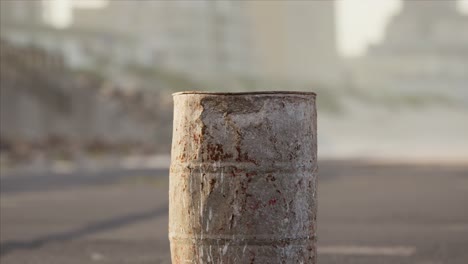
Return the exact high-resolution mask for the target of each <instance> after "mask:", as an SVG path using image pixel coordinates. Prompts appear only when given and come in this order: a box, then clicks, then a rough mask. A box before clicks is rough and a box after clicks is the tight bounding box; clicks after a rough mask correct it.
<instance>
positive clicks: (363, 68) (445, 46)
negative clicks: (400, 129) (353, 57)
mask: <svg viewBox="0 0 468 264" xmlns="http://www.w3.org/2000/svg"><path fill="white" fill-rule="evenodd" d="M467 28H468V17H467V16H466V15H463V14H462V13H461V12H460V11H458V10H457V5H456V2H455V1H424V3H419V2H418V1H404V2H403V8H402V10H401V12H400V13H399V14H397V15H396V16H394V17H393V18H392V19H391V20H390V23H389V24H388V25H387V27H386V29H385V39H384V41H383V42H382V43H379V44H376V45H373V46H371V47H370V48H369V50H368V53H367V54H366V56H364V57H363V58H361V59H359V60H358V61H357V62H356V65H353V66H354V67H352V68H351V70H352V71H353V73H352V76H353V78H354V80H355V82H356V83H355V86H356V87H359V88H363V89H367V90H370V91H374V92H379V93H381V92H382V90H387V92H390V91H388V90H391V91H392V92H393V93H397V94H401V93H407V94H413V95H418V94H421V93H424V94H426V95H433V96H437V97H442V98H445V97H447V96H449V97H451V98H454V97H461V98H463V99H464V100H463V103H468V89H467V88H466V85H467V84H468V64H467V62H468V30H466V29H467ZM376 88H377V89H376Z"/></svg>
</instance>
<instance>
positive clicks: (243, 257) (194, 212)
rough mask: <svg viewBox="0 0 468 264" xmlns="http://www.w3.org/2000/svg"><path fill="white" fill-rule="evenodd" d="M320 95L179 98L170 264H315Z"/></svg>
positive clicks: (176, 104) (180, 95) (199, 94)
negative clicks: (317, 119) (316, 105)
mask: <svg viewBox="0 0 468 264" xmlns="http://www.w3.org/2000/svg"><path fill="white" fill-rule="evenodd" d="M316 118H317V116H316V109H315V94H313V93H302V92H257V93H237V94H236V93H203V92H183V93H177V94H174V127H173V129H174V131H173V141H172V153H171V173H170V191H169V203H170V209H169V238H170V241H171V257H172V263H175V264H177V263H316V213H317V174H316V171H317V134H316Z"/></svg>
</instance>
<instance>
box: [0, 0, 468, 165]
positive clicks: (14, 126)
mask: <svg viewBox="0 0 468 264" xmlns="http://www.w3.org/2000/svg"><path fill="white" fill-rule="evenodd" d="M346 1H353V0H338V1H332V0H329V1H328V0H326V1H325V0H324V1H231V0H218V1H208V0H199V1H185V0H179V1H124V0H119V1H109V0H63V1H60V0H59V1H57V0H42V1H39V0H37V1H21V0H9V1H0V4H1V5H0V9H1V18H0V19H1V20H0V21H1V39H2V42H1V65H2V68H1V82H2V85H1V143H2V144H1V146H2V153H20V154H21V153H22V154H21V155H23V154H24V155H26V156H28V157H29V156H31V155H29V154H30V153H33V152H34V151H33V150H35V151H36V150H37V152H38V153H42V152H44V150H45V149H49V148H52V147H51V146H56V147H57V148H60V151H58V152H59V153H60V155H63V156H67V157H70V156H76V155H77V154H76V153H77V152H80V153H81V152H87V151H97V152H99V151H101V150H103V149H108V150H112V151H111V152H112V153H116V152H120V151H122V152H128V151H130V150H131V151H136V152H137V153H168V151H169V145H170V136H171V118H172V116H171V115H172V109H171V97H170V93H172V92H174V91H180V90H197V89H199V90H223V91H251V90H314V91H317V92H318V94H319V112H320V117H321V118H320V120H319V125H320V127H321V129H320V132H321V133H320V134H321V135H320V140H321V143H320V146H321V154H322V157H380V156H382V157H394V158H401V157H406V156H412V157H420V156H421V155H422V156H424V155H425V154H427V153H432V154H434V153H436V152H437V153H439V154H437V155H436V156H438V157H439V158H441V157H442V158H443V157H447V158H448V157H450V158H453V157H455V158H456V157H461V156H463V157H465V156H464V155H467V156H468V154H467V152H466V150H465V149H468V142H467V141H468V140H467V137H466V134H468V127H467V125H465V123H466V122H462V120H464V119H465V115H466V114H467V112H468V108H467V105H468V88H467V87H468V30H466V28H468V18H467V15H466V14H465V13H462V12H461V11H460V8H458V7H459V5H458V4H459V3H461V1H463V0H461V1H454V0H453V1H452V0H446V1H445V0H441V1H439V0H427V1H408V0H401V1H399V0H387V1H386V2H389V1H394V2H395V3H399V8H398V9H397V10H396V13H395V14H394V15H393V16H391V18H390V19H389V21H388V23H387V25H386V27H385V28H384V31H383V35H384V38H383V40H382V41H381V42H379V43H373V44H372V45H370V46H369V47H368V49H367V51H366V52H365V53H364V54H363V55H362V56H356V57H344V56H342V54H340V53H339V51H338V48H337V46H338V45H337V23H336V21H337V20H339V19H340V17H339V16H338V15H337V12H336V9H337V6H340V5H342V4H343V3H344V2H346ZM357 2H359V1H357ZM357 2H356V4H358V3H357ZM465 2H466V1H465ZM360 3H361V4H363V3H364V2H362V1H361V2H360ZM366 12H367V11H366ZM368 12H371V10H369V11H368ZM364 30H365V29H364ZM436 120H439V121H437V122H440V124H439V128H438V129H433V126H434V122H436ZM376 121H377V122H380V123H382V124H380V125H379V126H375V122H376ZM344 131H346V133H344ZM428 131H429V132H428ZM442 138H444V139H442ZM427 142H432V143H431V144H428V143H427ZM434 142H435V143H434ZM434 144H435V145H434ZM408 148H409V149H410V151H408ZM117 150H118V151H117ZM432 150H436V151H432ZM131 151H130V152H131ZM21 155H19V156H21ZM13 156H14V155H13ZM32 156H34V155H32ZM8 159H9V158H8Z"/></svg>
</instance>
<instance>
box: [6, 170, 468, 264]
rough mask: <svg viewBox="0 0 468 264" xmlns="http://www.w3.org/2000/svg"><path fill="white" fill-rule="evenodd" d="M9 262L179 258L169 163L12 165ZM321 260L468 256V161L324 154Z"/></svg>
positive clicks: (438, 261) (426, 262)
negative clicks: (63, 170)
mask: <svg viewBox="0 0 468 264" xmlns="http://www.w3.org/2000/svg"><path fill="white" fill-rule="evenodd" d="M0 179H1V182H0V183H1V184H0V186H1V194H0V198H1V199H0V212H1V214H0V243H1V246H0V248H1V251H0V253H1V255H0V257H1V259H0V260H1V263H2V264H13V263H14V264H21V263H28V264H29V263H44V264H55V263H57V264H59V263H60V264H63V263H80V264H82V263H138V264H139V263H153V264H154V263H170V253H169V242H168V240H167V224H168V222H167V202H168V200H167V190H168V178H167V170H106V171H99V172H96V171H94V172H90V171H88V172H86V171H81V172H75V173H70V174H42V175H41V174H38V175H2V176H1V178H0ZM318 237H319V248H318V251H319V263H320V264H328V263H344V264H346V263H350V264H351V263H359V264H366V263H383V264H386V263H403V264H404V263H416V264H442V263H448V264H458V263H460V264H462V263H463V264H465V263H468V165H467V166H436V165H375V164H368V163H365V162H356V161H327V162H321V164H320V182H319V217H318Z"/></svg>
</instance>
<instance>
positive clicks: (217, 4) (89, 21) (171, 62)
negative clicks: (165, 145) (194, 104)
mask: <svg viewBox="0 0 468 264" xmlns="http://www.w3.org/2000/svg"><path fill="white" fill-rule="evenodd" d="M243 5H244V3H243V1H110V2H109V3H108V5H107V6H106V7H105V8H102V9H75V14H74V17H75V22H74V25H73V27H74V28H77V29H81V30H83V29H86V30H98V31H100V32H108V33H115V34H120V35H123V36H126V37H127V38H128V39H130V40H132V42H133V43H132V44H131V45H133V47H131V48H130V46H129V47H128V49H127V50H126V51H124V52H122V54H121V55H124V54H127V55H126V57H127V58H125V59H124V60H125V61H127V62H128V61H131V60H130V58H133V60H134V61H133V62H132V63H136V64H142V65H147V66H158V67H160V68H162V69H165V70H169V71H174V72H178V73H182V74H186V75H190V76H191V77H194V78H196V79H211V78H213V77H214V76H217V75H247V74H249V73H250V69H251V63H250V61H249V57H250V56H249V40H248V35H247V30H248V28H247V24H246V23H245V15H244V10H243V8H242V7H243ZM117 57H118V56H117ZM117 57H116V58H117Z"/></svg>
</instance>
